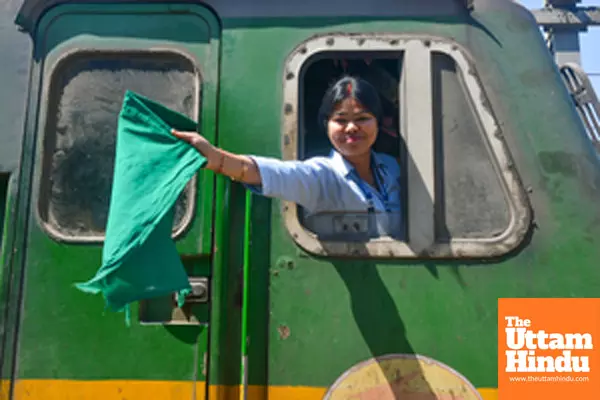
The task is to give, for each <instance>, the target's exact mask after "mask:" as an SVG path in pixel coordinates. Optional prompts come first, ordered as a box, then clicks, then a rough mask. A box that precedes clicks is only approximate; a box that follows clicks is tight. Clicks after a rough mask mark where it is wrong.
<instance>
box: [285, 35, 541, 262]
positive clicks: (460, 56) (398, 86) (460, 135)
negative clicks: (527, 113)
mask: <svg viewBox="0 0 600 400" xmlns="http://www.w3.org/2000/svg"><path fill="white" fill-rule="evenodd" d="M344 73H349V74H351V75H355V76H360V77H362V78H363V79H366V80H367V81H369V82H370V83H372V84H373V85H374V86H375V87H376V89H378V91H379V93H380V97H381V99H382V101H383V104H384V114H385V117H384V121H382V122H383V125H384V132H380V134H379V137H378V139H377V142H376V144H375V150H376V151H379V152H383V153H387V154H388V155H390V156H392V157H395V158H397V160H398V162H399V163H400V169H401V171H402V175H403V176H402V179H401V186H402V195H403V200H404V202H403V203H404V205H405V209H404V212H403V213H402V215H399V216H391V219H388V225H389V226H388V228H391V229H388V230H383V231H382V230H380V229H377V228H379V226H380V225H384V224H379V223H377V220H375V221H373V220H371V219H370V217H369V216H368V215H365V214H361V213H358V212H357V213H354V212H351V211H350V212H346V213H321V214H316V215H307V214H306V213H305V212H304V210H303V209H302V208H301V207H299V206H297V205H296V204H293V203H289V202H283V215H284V220H285V224H286V228H287V229H288V231H289V232H290V234H291V235H292V237H293V238H294V240H295V241H296V243H297V244H298V245H300V246H301V247H302V248H304V249H305V250H306V251H308V252H309V253H313V254H316V255H322V256H339V257H348V256H357V257H374V258H415V257H419V258H457V257H478V258H481V257H494V256H499V255H503V254H506V253H507V252H509V251H510V250H512V249H514V248H515V247H516V246H517V245H518V244H519V243H520V242H521V241H522V240H523V238H524V236H525V234H526V232H527V228H528V227H529V221H530V213H529V208H528V206H527V204H526V196H524V195H523V190H522V186H521V185H520V183H519V180H518V177H517V175H516V171H515V169H514V168H513V167H512V163H511V161H510V156H509V154H508V151H507V147H506V145H505V143H504V141H503V139H502V132H501V128H500V126H499V124H498V123H497V121H496V117H495V114H494V112H493V110H492V107H491V105H490V102H489V101H488V100H487V97H486V95H485V91H484V90H483V87H482V85H481V83H480V81H479V79H478V76H477V73H476V69H475V63H474V62H473V61H472V59H471V58H470V57H469V56H468V54H467V52H466V51H465V50H464V49H462V48H461V47H460V46H459V45H458V44H457V43H454V42H451V41H448V40H446V39H437V38H432V37H427V38H421V37H414V36H403V35H390V34H388V35H361V34H356V35H347V34H346V35H344V34H339V35H324V36H319V37H316V38H314V39H311V40H309V41H307V42H305V43H303V44H302V45H301V46H299V47H298V48H297V49H295V50H294V51H293V52H292V53H291V54H290V56H289V57H288V60H287V62H286V71H285V76H284V80H283V86H284V104H283V132H282V134H283V137H282V142H283V158H284V159H290V160H294V159H306V158H309V157H312V156H316V155H326V154H327V153H328V152H329V151H330V149H331V145H330V144H329V141H328V139H327V137H323V136H322V135H319V134H318V133H317V132H319V130H318V129H316V126H315V125H316V114H317V109H318V106H319V102H320V100H321V96H322V95H323V93H324V92H325V90H326V88H327V86H328V84H330V83H331V82H333V81H334V80H335V79H336V78H338V77H339V76H340V75H342V74H344ZM377 218H379V217H377ZM388 218H389V217H388ZM389 221H391V224H389ZM373 222H375V223H373ZM374 227H375V229H373V228H374Z"/></svg>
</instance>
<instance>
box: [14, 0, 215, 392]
mask: <svg viewBox="0 0 600 400" xmlns="http://www.w3.org/2000/svg"><path fill="white" fill-rule="evenodd" d="M219 29H220V28H219V25H218V22H217V21H216V19H215V18H214V16H213V15H212V14H211V13H210V12H209V11H208V10H206V9H205V8H203V7H200V6H194V5H187V6H182V7H177V6H173V5H171V6H169V5H143V4H140V5H129V6H112V5H111V6H109V5H103V6H92V5H82V6H64V7H58V8H55V9H53V10H52V11H51V12H49V13H48V14H46V15H45V17H44V19H43V20H42V22H41V24H40V25H39V29H38V32H37V35H36V52H35V54H36V65H35V74H34V76H35V79H37V81H36V80H35V79H34V86H33V87H32V88H31V90H32V94H31V97H32V99H33V100H32V103H31V109H30V115H31V116H32V119H33V120H35V118H36V116H37V114H38V112H39V108H38V107H37V102H38V99H37V97H38V95H39V94H40V93H41V89H42V87H43V86H44V85H45V84H46V83H47V82H45V79H47V76H46V75H45V74H44V73H43V71H44V68H45V67H48V66H51V65H52V64H53V63H54V62H56V61H57V60H58V59H59V58H60V57H62V56H64V52H65V51H67V50H68V51H71V52H72V51H75V52H77V51H81V50H89V49H97V50H107V51H112V50H115V51H122V50H135V49H137V50H149V51H151V50H152V49H156V48H161V49H172V50H175V51H178V52H185V53H186V54H187V55H188V56H189V57H191V58H192V59H193V60H194V61H195V62H196V63H197V65H198V67H199V70H200V73H201V75H202V93H201V109H200V112H201V125H200V129H201V130H202V131H203V133H204V134H205V135H206V136H207V137H209V138H210V139H211V140H215V137H216V136H215V135H216V131H215V115H216V92H217V83H218V57H219V52H218V48H219V35H220V32H219ZM148 85H152V82H148ZM89 95H90V96H93V95H94V93H90V94H89ZM39 101H40V102H41V104H44V102H46V101H52V99H45V98H42V99H39ZM115 117H116V115H115ZM43 133H44V129H43V127H42V126H41V121H29V124H28V129H27V132H26V142H25V146H26V152H25V154H26V155H27V157H26V158H25V159H24V160H23V161H22V167H21V170H20V181H19V188H20V191H19V198H18V201H19V204H18V207H19V208H18V217H19V218H18V219H17V220H13V221H12V223H13V224H15V226H16V228H17V230H16V234H15V235H14V236H13V237H10V238H8V239H9V240H10V242H8V243H9V244H10V248H11V249H14V252H13V254H11V255H10V256H8V257H6V258H5V259H4V261H5V263H7V264H9V265H10V266H11V267H12V268H13V269H14V270H16V271H18V273H17V275H16V276H17V277H18V279H17V280H15V281H13V282H12V284H13V290H14V291H17V290H18V288H19V286H20V282H22V284H23V292H22V293H21V294H20V295H19V294H18V293H15V294H14V297H12V298H11V302H10V303H9V304H10V307H11V309H12V314H11V316H10V319H9V320H8V321H7V326H9V327H11V328H16V324H15V323H16V322H17V320H20V324H19V326H18V347H19V351H18V359H17V364H16V368H17V369H16V376H15V379H17V380H18V379H38V378H46V379H47V378H60V379H106V378H110V379H119V378H121V379H154V380H189V381H191V382H193V381H196V380H198V381H200V380H204V379H205V371H204V370H203V368H202V366H203V360H204V356H205V353H206V352H207V346H208V342H207V340H208V328H207V327H206V326H189V327H182V326H171V327H168V326H167V327H165V326H160V325H159V326H141V325H139V324H138V323H137V322H136V319H137V315H136V314H137V313H136V312H135V311H136V310H134V313H133V315H132V320H133V321H134V323H133V324H132V326H131V327H127V326H126V325H125V322H124V315H123V314H115V313H108V312H105V311H104V309H103V307H104V305H103V299H102V298H101V296H90V295H86V294H84V293H81V292H79V291H78V290H76V289H75V288H74V287H73V283H75V282H79V281H84V280H86V279H88V278H89V277H91V276H92V275H93V274H94V273H95V271H96V269H97V268H98V267H99V266H100V263H101V245H98V244H69V243H59V242H56V241H54V240H52V239H51V238H50V237H49V236H48V235H47V234H46V232H45V231H44V230H43V229H41V227H40V221H39V218H38V216H37V212H36V209H37V206H38V200H39V199H38V194H39V189H38V188H39V179H40V174H39V172H40V168H41V165H40V162H41V152H42V151H41V150H42V148H41V146H40V143H41V139H42V138H41V136H42V135H43ZM198 182H199V184H198V186H199V188H200V189H199V191H198V195H197V207H196V209H195V214H194V217H193V221H192V225H191V227H190V229H188V231H187V232H186V233H185V235H184V237H183V238H182V239H181V240H180V241H179V242H178V248H179V249H180V251H181V252H182V253H183V254H188V255H189V256H193V257H192V259H191V260H189V261H186V263H187V264H188V266H189V269H190V273H191V274H192V275H203V276H207V275H209V266H208V264H207V263H208V261H209V260H208V258H205V257H206V256H207V255H209V254H210V252H211V240H212V237H211V226H212V198H213V185H212V176H211V175H210V174H209V173H207V172H201V173H199V175H198ZM24 216H26V218H24ZM9 253H10V251H9ZM7 254H8V253H5V254H4V255H5V256H6V255H7ZM203 254H204V255H205V256H202V257H199V256H200V255H203ZM21 298H22V305H21ZM21 307H22V308H21ZM19 309H21V310H20V312H19V315H17V310H19ZM205 322H207V321H205ZM9 334H10V335H15V332H14V331H11V332H9ZM12 340H14V336H12ZM9 343H10V342H9ZM13 345H14V342H13ZM13 357H14V354H13ZM9 360H10V358H7V359H5V360H3V361H5V362H6V364H5V368H6V369H5V371H7V370H8V368H10V365H9V364H10V363H9V362H8V361H9Z"/></svg>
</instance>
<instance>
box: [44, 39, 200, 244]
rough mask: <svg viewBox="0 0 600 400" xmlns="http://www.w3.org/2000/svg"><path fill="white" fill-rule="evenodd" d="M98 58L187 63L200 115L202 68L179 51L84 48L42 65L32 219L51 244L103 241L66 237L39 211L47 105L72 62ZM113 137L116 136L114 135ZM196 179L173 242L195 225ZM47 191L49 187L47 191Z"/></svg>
mask: <svg viewBox="0 0 600 400" xmlns="http://www.w3.org/2000/svg"><path fill="white" fill-rule="evenodd" d="M99 55H100V56H101V55H109V56H112V57H123V58H125V57H128V56H133V57H157V58H160V57H161V56H164V57H169V58H171V59H176V58H179V59H183V60H185V62H186V63H188V64H189V66H190V67H191V69H192V71H193V73H194V85H195V87H194V91H193V93H194V94H195V96H194V104H193V115H192V116H191V118H192V119H194V120H196V121H197V120H198V119H199V117H200V115H201V112H202V110H201V104H202V93H201V87H202V81H203V79H202V71H201V67H200V65H199V64H198V62H197V61H196V60H195V58H194V57H193V56H192V55H191V54H188V53H187V52H185V51H184V50H182V49H175V48H170V47H153V48H150V49H142V48H114V47H111V46H100V47H97V48H95V47H87V48H83V49H82V48H78V47H70V46H69V47H66V48H65V49H64V50H63V51H60V54H59V55H58V56H57V57H56V59H55V60H53V61H52V62H50V63H48V64H46V65H44V68H43V76H42V81H43V86H42V89H41V92H42V93H41V97H40V98H42V99H45V100H44V101H43V102H41V103H40V114H39V115H40V117H39V121H40V122H39V126H38V139H37V140H38V143H37V148H39V149H40V154H39V159H40V161H41V162H40V163H39V165H40V167H39V169H38V170H37V171H36V172H35V173H36V174H37V175H38V176H39V177H38V182H39V185H37V186H36V187H35V188H34V191H37V193H34V198H35V199H36V202H35V217H36V220H37V221H38V224H39V226H40V227H41V229H42V231H43V232H44V233H45V234H47V235H48V236H49V237H50V238H51V239H52V240H54V241H57V242H61V243H67V244H100V243H103V242H104V240H105V235H86V236H82V235H70V234H68V233H65V231H64V230H63V229H61V227H60V226H57V225H56V224H54V223H52V222H51V221H50V220H49V218H44V217H42V215H43V214H45V211H44V212H43V211H42V208H44V207H47V206H48V204H49V199H47V194H48V190H45V189H46V188H47V185H48V182H47V180H48V177H49V174H50V171H46V170H43V169H44V168H45V167H46V165H47V160H48V157H51V154H48V153H47V149H46V144H45V143H46V140H47V139H48V135H49V133H48V132H49V131H50V130H52V129H55V128H56V126H55V125H54V122H55V119H54V117H53V116H50V115H49V112H50V111H51V110H52V109H53V107H54V106H52V105H50V103H51V102H52V101H58V100H59V99H60V97H57V95H60V90H61V88H62V87H63V86H62V84H61V82H60V79H61V75H60V73H61V72H62V71H63V70H64V69H65V67H67V68H68V63H70V62H72V60H74V61H75V62H77V60H78V59H81V58H84V59H85V58H98V57H99ZM115 135H116V132H115ZM197 180H198V178H197V176H194V177H193V178H192V179H191V180H190V182H189V183H188V186H187V187H186V189H184V190H188V191H189V192H188V202H187V207H186V209H185V212H184V215H183V217H182V219H181V222H180V223H179V224H178V226H175V227H174V228H175V229H174V230H173V231H172V235H171V237H172V239H173V240H177V239H179V238H181V237H182V236H183V235H184V234H185V233H186V232H187V231H188V229H189V228H190V227H191V225H192V222H193V221H194V216H195V212H196V208H197V204H196V203H197V199H196V197H197V192H198V183H197ZM48 189H49V187H48Z"/></svg>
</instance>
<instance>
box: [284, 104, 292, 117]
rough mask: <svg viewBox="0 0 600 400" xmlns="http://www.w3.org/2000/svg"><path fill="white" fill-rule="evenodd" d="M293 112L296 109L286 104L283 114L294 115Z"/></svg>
mask: <svg viewBox="0 0 600 400" xmlns="http://www.w3.org/2000/svg"><path fill="white" fill-rule="evenodd" d="M292 111H294V107H292V105H291V104H290V103H286V104H285V107H284V108H283V112H284V113H286V114H287V115H289V114H291V113H292Z"/></svg>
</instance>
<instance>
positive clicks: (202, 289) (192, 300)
mask: <svg viewBox="0 0 600 400" xmlns="http://www.w3.org/2000/svg"><path fill="white" fill-rule="evenodd" d="M190 285H191V286H192V293H190V294H189V295H187V296H186V298H185V303H186V304H198V303H208V278H190Z"/></svg>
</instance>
